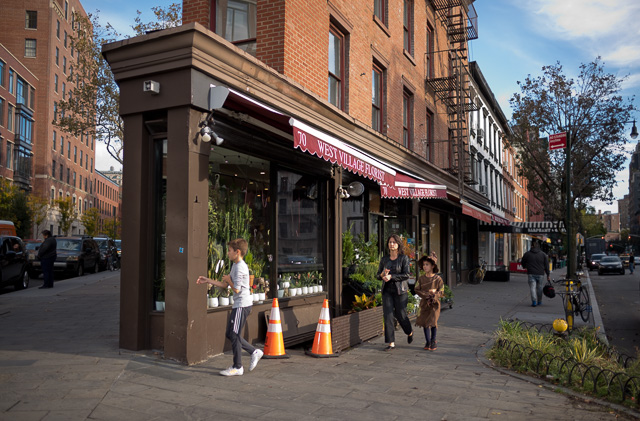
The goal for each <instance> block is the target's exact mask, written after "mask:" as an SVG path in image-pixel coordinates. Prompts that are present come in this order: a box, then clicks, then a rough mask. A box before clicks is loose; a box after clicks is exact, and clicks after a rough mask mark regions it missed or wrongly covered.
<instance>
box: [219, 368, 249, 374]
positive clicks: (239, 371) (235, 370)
mask: <svg viewBox="0 0 640 421" xmlns="http://www.w3.org/2000/svg"><path fill="white" fill-rule="evenodd" d="M243 374H244V368H243V367H240V368H234V367H233V366H231V367H229V368H227V369H226V370H222V371H221V372H220V375H222V376H242V375H243Z"/></svg>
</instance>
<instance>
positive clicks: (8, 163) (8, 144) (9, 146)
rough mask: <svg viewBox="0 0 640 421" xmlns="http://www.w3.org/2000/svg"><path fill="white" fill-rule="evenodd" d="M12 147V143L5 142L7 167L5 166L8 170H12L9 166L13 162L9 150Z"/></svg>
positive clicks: (10, 150)
mask: <svg viewBox="0 0 640 421" xmlns="http://www.w3.org/2000/svg"><path fill="white" fill-rule="evenodd" d="M12 145H13V144H12V143H9V142H7V165H6V167H7V168H9V169H11V168H12V167H11V165H12V161H13V158H12V155H13V154H12V153H11V152H12V149H11V146H12Z"/></svg>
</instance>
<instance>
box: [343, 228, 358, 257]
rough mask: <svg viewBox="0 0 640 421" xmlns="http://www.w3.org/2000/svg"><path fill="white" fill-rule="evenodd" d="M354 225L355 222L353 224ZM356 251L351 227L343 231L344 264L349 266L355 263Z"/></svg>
mask: <svg viewBox="0 0 640 421" xmlns="http://www.w3.org/2000/svg"><path fill="white" fill-rule="evenodd" d="M352 226H353V224H352ZM355 260H356V252H355V248H354V246H353V234H352V233H351V227H349V229H347V230H346V231H345V232H343V233H342V266H343V267H349V266H351V265H352V264H354V263H355Z"/></svg>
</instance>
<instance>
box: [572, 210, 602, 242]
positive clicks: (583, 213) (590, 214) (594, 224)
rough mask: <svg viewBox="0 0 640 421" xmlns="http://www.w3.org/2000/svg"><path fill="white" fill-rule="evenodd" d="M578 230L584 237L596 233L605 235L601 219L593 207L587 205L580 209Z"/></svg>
mask: <svg viewBox="0 0 640 421" xmlns="http://www.w3.org/2000/svg"><path fill="white" fill-rule="evenodd" d="M578 222H579V223H580V227H581V228H580V231H579V232H582V233H584V235H585V237H593V236H596V235H605V234H606V233H607V229H606V228H605V227H604V224H603V223H602V221H601V220H600V219H599V218H598V215H596V213H595V209H594V208H593V207H591V206H589V207H588V208H587V209H582V210H580V220H579V221H578Z"/></svg>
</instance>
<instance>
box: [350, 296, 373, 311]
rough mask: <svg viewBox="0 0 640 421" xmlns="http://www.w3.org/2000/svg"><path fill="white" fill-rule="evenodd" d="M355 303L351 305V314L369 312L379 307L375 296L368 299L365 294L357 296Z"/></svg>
mask: <svg viewBox="0 0 640 421" xmlns="http://www.w3.org/2000/svg"><path fill="white" fill-rule="evenodd" d="M355 299H356V300H355V301H354V302H352V303H351V312H352V313H353V312H357V311H362V310H367V309H370V308H374V307H376V306H377V303H376V298H375V296H374V295H371V296H369V297H367V296H366V295H365V294H362V296H358V295H356V296H355Z"/></svg>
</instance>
